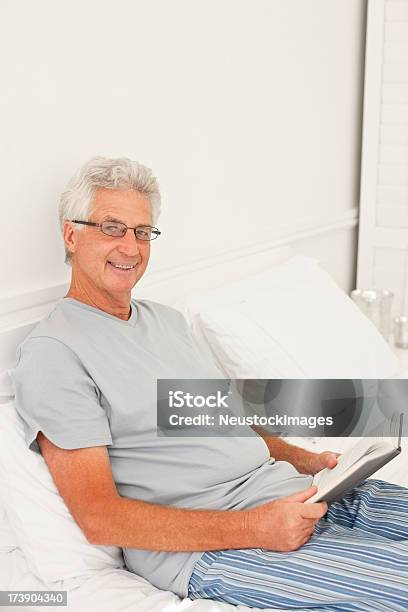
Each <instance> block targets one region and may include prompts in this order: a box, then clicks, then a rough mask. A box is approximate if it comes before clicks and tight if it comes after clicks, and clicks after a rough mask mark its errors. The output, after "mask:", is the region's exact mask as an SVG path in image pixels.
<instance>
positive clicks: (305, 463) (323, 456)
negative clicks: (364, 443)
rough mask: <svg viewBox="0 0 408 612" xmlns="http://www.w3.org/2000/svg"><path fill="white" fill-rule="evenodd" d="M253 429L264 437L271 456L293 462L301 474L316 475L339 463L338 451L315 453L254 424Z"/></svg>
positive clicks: (278, 459)
mask: <svg viewBox="0 0 408 612" xmlns="http://www.w3.org/2000/svg"><path fill="white" fill-rule="evenodd" d="M252 429H253V430H254V431H256V433H258V434H259V435H260V436H261V437H262V438H263V440H264V441H265V444H266V445H267V447H268V449H269V453H270V455H271V457H274V458H275V459H276V460H277V461H287V462H288V463H291V464H292V465H293V466H294V467H295V468H296V469H297V470H298V472H300V473H301V474H311V475H314V474H317V472H320V470H322V469H323V468H326V467H329V468H333V467H335V465H337V456H338V454H337V453H331V452H330V451H325V452H323V453H313V452H311V451H308V450H306V449H304V448H300V447H299V446H295V445H294V444H288V443H287V442H285V441H284V440H282V439H281V438H279V437H278V436H271V434H270V433H268V432H267V431H265V430H264V429H262V428H261V427H255V426H252Z"/></svg>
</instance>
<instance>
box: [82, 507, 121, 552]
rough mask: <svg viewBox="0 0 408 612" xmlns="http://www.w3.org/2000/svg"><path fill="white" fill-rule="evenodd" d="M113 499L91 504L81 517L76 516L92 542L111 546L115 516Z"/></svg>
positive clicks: (84, 532) (87, 537)
mask: <svg viewBox="0 0 408 612" xmlns="http://www.w3.org/2000/svg"><path fill="white" fill-rule="evenodd" d="M113 513H114V511H113V508H112V500H109V502H107V501H105V502H94V503H92V504H90V505H89V506H88V507H87V509H86V512H84V513H83V514H82V516H81V517H76V521H77V523H78V525H79V526H80V528H81V530H82V532H83V534H84V535H85V537H86V539H87V540H88V542H89V543H90V544H96V545H99V546H110V545H112V544H113V542H111V535H112V534H111V531H112V520H111V517H112V516H113Z"/></svg>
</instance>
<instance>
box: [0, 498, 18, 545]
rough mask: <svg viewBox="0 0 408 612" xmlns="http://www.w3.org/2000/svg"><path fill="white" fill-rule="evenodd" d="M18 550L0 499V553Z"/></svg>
mask: <svg viewBox="0 0 408 612" xmlns="http://www.w3.org/2000/svg"><path fill="white" fill-rule="evenodd" d="M15 548H18V542H17V538H16V536H15V533H14V532H13V530H12V529H11V527H10V523H9V521H8V519H7V515H6V510H5V508H4V505H3V503H2V501H1V499H0V552H9V551H10V550H14V549H15Z"/></svg>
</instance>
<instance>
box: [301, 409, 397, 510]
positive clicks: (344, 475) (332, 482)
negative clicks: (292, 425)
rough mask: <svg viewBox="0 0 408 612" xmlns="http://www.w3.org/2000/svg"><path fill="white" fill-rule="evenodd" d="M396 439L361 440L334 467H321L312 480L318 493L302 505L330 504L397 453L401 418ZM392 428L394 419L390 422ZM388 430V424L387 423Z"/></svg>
mask: <svg viewBox="0 0 408 612" xmlns="http://www.w3.org/2000/svg"><path fill="white" fill-rule="evenodd" d="M397 423H398V438H397V439H394V440H392V438H362V439H361V440H360V441H359V442H357V444H356V445H355V446H353V447H352V448H351V449H349V450H348V451H347V452H346V453H345V454H344V455H341V456H340V457H339V459H338V463H337V465H336V466H335V467H334V468H331V469H330V468H325V469H324V470H321V471H320V472H318V473H317V474H316V475H315V477H314V478H313V484H314V485H316V486H317V488H318V490H317V493H315V494H314V495H313V496H312V497H310V498H309V499H308V500H307V501H306V503H312V502H318V501H326V502H332V501H335V500H336V499H339V498H340V497H342V496H343V495H344V494H345V493H347V491H349V490H350V489H352V488H353V487H357V486H358V485H360V484H361V483H362V482H363V481H364V480H365V479H366V478H368V477H369V476H371V475H372V474H374V472H376V471H377V470H379V469H380V468H381V467H383V465H385V464H386V463H388V462H389V461H391V459H394V457H396V456H397V455H399V454H400V452H401V436H402V423H403V415H402V414H401V415H399V418H398V421H397ZM394 425H395V420H394ZM391 427H392V424H391Z"/></svg>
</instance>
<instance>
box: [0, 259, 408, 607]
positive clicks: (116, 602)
mask: <svg viewBox="0 0 408 612" xmlns="http://www.w3.org/2000/svg"><path fill="white" fill-rule="evenodd" d="M225 271H226V274H225V279H228V280H225V282H224V283H223V284H219V283H217V286H215V287H214V286H212V285H211V282H210V281H209V280H208V279H210V278H211V274H209V273H208V270H207V271H204V273H203V277H202V278H203V282H202V286H201V290H197V288H196V290H195V291H193V292H192V293H191V294H189V295H184V296H183V299H181V300H175V299H174V297H175V296H174V294H173V295H172V297H171V298H168V295H167V296H166V293H165V289H166V288H165V287H164V288H163V294H162V295H157V290H155V291H156V294H154V292H153V297H154V298H156V299H158V300H159V301H163V302H167V303H172V304H173V305H174V306H175V307H176V308H178V309H179V310H181V311H182V312H183V313H184V315H185V316H186V318H187V319H188V321H189V323H190V325H191V327H192V329H193V330H194V333H195V334H196V335H197V337H198V339H199V341H200V342H203V343H205V344H206V347H207V348H208V349H209V350H210V351H211V352H212V353H213V356H214V358H215V359H216V360H217V362H218V363H219V365H220V367H222V368H223V370H224V372H225V375H226V376H227V377H229V378H245V379H252V378H267V379H271V378H366V379H375V378H391V377H398V376H399V375H400V374H399V364H398V360H397V359H396V357H395V356H394V354H393V352H392V351H391V349H390V347H389V346H388V345H387V344H386V343H385V341H384V340H383V338H382V337H381V336H380V334H379V333H378V332H377V331H376V329H375V328H374V326H373V325H372V324H371V323H370V322H369V321H368V320H367V319H365V317H364V316H363V315H362V314H361V313H360V312H359V311H358V309H357V308H356V306H355V305H354V304H353V303H352V302H351V300H350V299H349V298H348V297H347V296H346V295H345V294H344V292H342V291H341V290H340V289H339V288H338V287H337V285H336V284H335V283H334V281H333V279H331V277H330V276H329V275H328V274H327V272H325V271H324V270H323V269H322V268H321V267H320V265H319V262H317V261H316V260H314V259H312V258H308V257H301V256H300V257H299V256H297V257H293V256H292V254H291V253H290V252H289V251H288V250H278V251H277V252H276V253H274V254H272V255H271V258H270V262H269V265H268V266H267V267H266V268H265V269H264V270H262V271H261V272H259V273H258V272H256V273H255V271H254V272H253V273H251V274H249V275H248V276H247V277H244V278H237V276H236V275H235V280H234V281H233V282H231V281H230V278H229V276H228V267H226V269H225ZM218 278H219V276H218ZM61 297H62V296H61ZM143 297H150V296H149V295H148V292H147V295H146V296H143ZM160 298H161V299H160ZM53 305H54V302H49V303H46V304H39V305H38V304H37V305H36V306H35V307H33V308H25V309H24V310H22V311H20V312H19V313H18V316H16V317H15V318H14V319H13V318H10V317H8V318H7V319H3V327H0V449H1V450H0V478H1V481H2V487H1V489H0V590H13V589H18V590H47V589H52V590H67V591H68V606H67V608H66V609H68V610H70V611H74V610H75V612H81V611H85V610H86V611H92V610H98V611H101V612H105V611H106V612H125V611H127V610H129V611H130V610H138V611H141V612H143V611H146V612H147V611H149V612H155V611H157V612H158V611H166V612H170V611H182V612H184V611H190V610H194V612H205V611H211V612H228V611H231V612H232V610H237V611H244V610H249V608H246V607H244V606H238V607H235V606H232V605H229V604H219V603H216V602H212V601H205V600H199V601H191V600H189V599H184V600H180V599H179V598H178V597H177V596H176V595H174V594H173V593H170V592H165V591H160V590H158V589H156V588H155V587H153V586H152V585H150V584H149V583H148V582H147V581H145V580H144V579H142V578H140V577H138V576H136V575H135V574H132V573H130V572H128V571H127V570H126V569H125V568H124V565H123V558H122V557H121V553H120V549H116V548H115V547H96V546H92V545H91V544H89V543H88V542H86V540H85V538H84V537H83V535H82V533H81V532H80V530H79V527H78V526H77V525H76V523H75V522H74V521H73V519H72V517H71V516H70V514H69V512H68V510H67V508H66V507H65V504H64V502H63V500H62V499H61V498H60V497H59V495H58V492H57V491H56V489H55V487H54V485H53V482H52V479H51V477H50V475H49V473H48V470H47V468H46V466H45V464H44V462H43V460H42V457H41V456H37V455H36V456H34V453H32V452H31V451H28V450H27V449H26V448H25V443H24V440H23V432H22V426H21V423H20V422H19V418H18V415H17V413H16V412H15V410H14V406H13V389H12V386H10V379H9V377H8V375H7V371H8V369H10V368H11V367H13V364H14V356H15V350H16V347H17V345H18V344H19V342H21V341H22V339H23V338H24V337H25V336H26V335H27V334H28V333H29V331H30V330H31V329H32V327H33V326H34V325H35V324H36V322H37V321H38V320H40V319H41V318H42V317H43V316H44V315H45V314H46V313H47V312H49V310H51V308H52V307H53ZM300 306H301V307H300ZM0 322H1V321H0ZM254 409H255V410H256V407H255V408H254ZM289 441H292V442H294V443H295V444H298V445H300V446H304V447H307V448H310V449H312V450H316V451H320V450H328V449H332V450H336V451H339V452H343V451H344V450H345V449H346V448H347V447H348V446H349V445H350V444H353V443H354V440H353V438H336V439H329V438H318V437H309V438H292V439H289ZM404 463H406V455H405V454H404V453H402V454H401V455H400V456H399V458H398V459H396V460H394V461H393V462H391V463H390V464H389V465H387V466H385V467H384V468H382V470H381V471H380V472H378V473H377V474H376V477H378V478H383V479H385V480H390V481H392V482H395V483H397V484H402V485H405V486H408V474H407V472H406V470H404V469H403V468H404ZM5 609H7V607H6V608H5ZM21 609H23V610H24V609H26V610H31V609H32V610H35V609H38V607H37V608H36V607H29V606H28V607H23V608H21ZM48 609H50V610H52V609H53V607H52V606H50V607H48ZM55 609H59V608H57V607H56V608H55Z"/></svg>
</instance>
